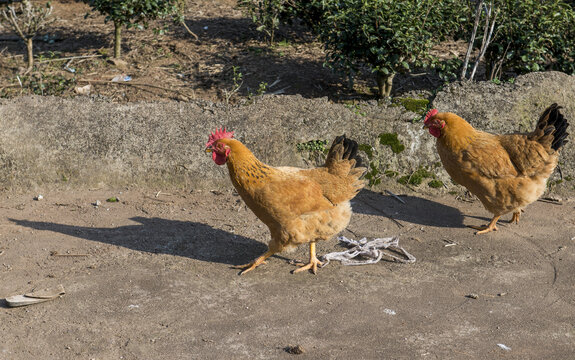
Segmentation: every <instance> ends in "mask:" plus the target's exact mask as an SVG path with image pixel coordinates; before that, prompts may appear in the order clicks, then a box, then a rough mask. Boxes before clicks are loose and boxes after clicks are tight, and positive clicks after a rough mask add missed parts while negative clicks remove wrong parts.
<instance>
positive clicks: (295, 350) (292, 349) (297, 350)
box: [284, 345, 305, 355]
mask: <svg viewBox="0 0 575 360" xmlns="http://www.w3.org/2000/svg"><path fill="white" fill-rule="evenodd" d="M284 350H285V351H286V352H287V353H288V354H293V355H301V354H303V353H304V352H305V350H304V349H303V347H302V346H301V345H296V346H291V345H290V346H286V348H285V349H284Z"/></svg>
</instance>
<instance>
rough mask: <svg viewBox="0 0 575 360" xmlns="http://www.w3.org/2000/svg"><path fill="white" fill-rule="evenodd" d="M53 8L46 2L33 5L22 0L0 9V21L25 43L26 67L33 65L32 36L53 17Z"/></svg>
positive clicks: (27, 0)
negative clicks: (19, 2)
mask: <svg viewBox="0 0 575 360" xmlns="http://www.w3.org/2000/svg"><path fill="white" fill-rule="evenodd" d="M53 10H54V8H53V7H52V5H51V4H50V2H47V3H46V4H44V5H40V6H36V7H35V6H33V5H32V2H31V1H29V0H22V3H21V4H20V6H19V7H16V6H14V5H9V6H7V7H6V8H5V9H2V10H0V23H3V24H6V25H8V26H9V27H11V28H12V30H13V31H14V32H15V33H16V34H18V36H19V37H20V38H21V39H22V40H24V42H25V43H26V50H27V60H28V69H27V71H26V72H30V71H31V70H32V68H33V67H34V46H33V45H34V44H33V42H34V37H35V36H36V35H37V34H38V33H39V32H40V31H41V30H43V29H44V28H45V27H46V26H47V25H49V24H50V23H52V22H53V21H54V19H50V16H51V15H52V11H53Z"/></svg>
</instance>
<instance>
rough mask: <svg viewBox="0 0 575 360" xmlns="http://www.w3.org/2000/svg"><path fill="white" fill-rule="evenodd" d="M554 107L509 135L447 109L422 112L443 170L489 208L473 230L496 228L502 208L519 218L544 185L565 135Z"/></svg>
mask: <svg viewBox="0 0 575 360" xmlns="http://www.w3.org/2000/svg"><path fill="white" fill-rule="evenodd" d="M559 109H561V107H560V106H557V104H552V105H551V106H549V107H548V108H547V109H546V110H545V111H544V112H543V114H542V115H541V117H540V118H539V121H538V122H537V125H536V127H535V130H533V132H531V133H529V134H509V135H493V134H489V133H486V132H483V131H479V130H476V129H474V128H473V127H472V126H471V125H470V124H469V123H468V122H467V121H465V120H463V119H462V118H460V117H459V116H457V115H455V114H452V113H439V112H438V111H437V110H436V109H432V110H430V111H429V112H428V113H427V115H426V117H425V122H424V124H425V125H424V127H425V128H428V129H429V132H430V133H431V135H433V136H435V137H436V138H437V151H438V153H439V157H440V158H441V162H442V163H443V166H444V167H445V170H447V173H448V174H449V175H450V176H451V178H452V179H453V180H454V181H455V182H457V183H458V184H460V185H463V186H465V187H466V188H467V189H468V190H469V191H470V192H471V193H473V194H474V195H475V196H477V197H478V198H479V200H480V201H481V203H482V204H483V206H485V208H486V209H487V210H488V211H489V212H491V213H492V214H493V218H492V219H491V222H490V223H489V225H488V226H486V227H473V228H475V229H477V230H479V231H478V232H477V234H485V233H488V232H490V231H494V230H497V226H496V224H497V220H499V218H500V217H501V216H502V215H505V214H507V213H513V218H512V219H511V222H515V223H517V222H519V217H520V215H521V211H522V209H523V208H524V207H525V206H527V205H529V204H531V203H532V202H534V201H536V200H537V199H538V198H539V197H540V196H541V195H542V194H543V192H544V191H545V187H546V184H547V179H548V178H549V176H550V175H551V173H552V172H553V170H554V169H555V167H556V166H557V160H558V158H559V152H560V150H561V147H562V146H563V145H564V144H565V143H567V140H565V138H566V137H567V135H569V134H568V133H567V132H566V129H567V127H568V126H569V124H568V123H567V121H566V120H565V118H564V117H563V115H562V114H561V112H560V111H559Z"/></svg>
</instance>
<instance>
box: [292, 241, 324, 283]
mask: <svg viewBox="0 0 575 360" xmlns="http://www.w3.org/2000/svg"><path fill="white" fill-rule="evenodd" d="M296 265H298V266H301V267H300V268H299V269H295V270H294V271H292V274H295V273H298V272H300V271H305V270H311V272H312V273H313V274H314V275H315V274H317V266H318V265H319V267H322V265H323V263H322V262H321V261H319V260H318V258H317V257H316V256H315V242H311V243H309V263H307V264H296Z"/></svg>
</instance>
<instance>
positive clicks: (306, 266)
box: [293, 258, 323, 275]
mask: <svg viewBox="0 0 575 360" xmlns="http://www.w3.org/2000/svg"><path fill="white" fill-rule="evenodd" d="M296 265H297V266H301V267H300V268H299V269H295V270H294V271H293V273H294V274H295V273H298V272H300V271H305V270H311V272H312V273H313V274H314V275H315V274H317V267H318V265H319V267H322V266H323V263H322V262H321V261H319V260H318V259H317V258H314V260H312V261H310V262H309V263H307V264H296Z"/></svg>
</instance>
